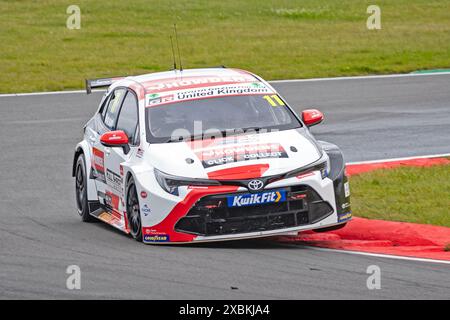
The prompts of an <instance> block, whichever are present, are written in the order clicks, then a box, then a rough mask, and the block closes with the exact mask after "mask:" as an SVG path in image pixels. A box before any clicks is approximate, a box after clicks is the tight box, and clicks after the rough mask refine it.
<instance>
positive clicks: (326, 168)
mask: <svg viewBox="0 0 450 320" xmlns="http://www.w3.org/2000/svg"><path fill="white" fill-rule="evenodd" d="M313 171H320V175H321V176H322V179H325V178H326V177H328V175H329V174H330V158H329V157H328V155H327V154H326V153H325V152H324V153H323V155H322V157H321V158H320V159H319V160H317V161H316V162H313V163H311V164H309V165H307V166H304V167H301V168H298V169H295V170H292V171H289V172H288V173H286V174H285V175H284V177H283V178H284V179H286V178H292V177H296V176H299V175H302V174H305V173H308V172H313Z"/></svg>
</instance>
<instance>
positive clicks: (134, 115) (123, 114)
mask: <svg viewBox="0 0 450 320" xmlns="http://www.w3.org/2000/svg"><path fill="white" fill-rule="evenodd" d="M137 125H138V102H137V100H136V97H135V95H134V94H133V93H132V92H128V93H127V95H126V96H125V100H123V104H122V108H121V109H120V115H119V119H118V120H117V127H116V129H117V130H123V131H124V132H125V133H126V134H127V136H128V139H129V141H130V143H132V144H134V138H135V134H136V128H137Z"/></svg>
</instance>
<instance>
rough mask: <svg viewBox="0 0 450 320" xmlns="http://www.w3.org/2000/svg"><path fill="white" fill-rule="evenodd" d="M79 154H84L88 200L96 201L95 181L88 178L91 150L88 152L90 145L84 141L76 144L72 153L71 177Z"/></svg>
mask: <svg viewBox="0 0 450 320" xmlns="http://www.w3.org/2000/svg"><path fill="white" fill-rule="evenodd" d="M80 154H82V155H84V161H85V165H86V177H87V181H88V185H87V188H88V200H89V201H98V195H97V187H96V185H95V182H94V180H93V179H91V178H90V176H91V170H92V164H91V152H90V146H89V144H88V143H87V142H86V141H84V140H83V141H81V142H80V143H78V144H77V146H76V147H75V152H74V155H73V163H72V177H75V170H76V165H77V160H78V157H79V156H80Z"/></svg>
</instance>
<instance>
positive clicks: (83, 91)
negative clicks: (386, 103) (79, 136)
mask: <svg viewBox="0 0 450 320" xmlns="http://www.w3.org/2000/svg"><path fill="white" fill-rule="evenodd" d="M443 75H450V72H439V73H400V74H384V75H372V76H370V75H369V76H351V77H331V78H311V79H287V80H272V81H268V82H269V83H290V82H292V83H295V82H315V81H336V80H359V79H384V78H403V77H425V76H428V77H430V76H443ZM104 91H105V90H92V92H104ZM74 93H86V90H72V91H48V92H25V93H6V94H0V98H1V97H22V96H34V95H57V94H74Z"/></svg>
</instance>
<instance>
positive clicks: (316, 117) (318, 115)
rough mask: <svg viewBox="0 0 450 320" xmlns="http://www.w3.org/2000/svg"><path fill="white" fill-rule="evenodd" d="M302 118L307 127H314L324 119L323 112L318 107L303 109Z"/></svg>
mask: <svg viewBox="0 0 450 320" xmlns="http://www.w3.org/2000/svg"><path fill="white" fill-rule="evenodd" d="M302 120H303V122H304V123H305V125H306V126H307V127H312V126H315V125H316V124H319V123H321V122H322V121H323V113H322V112H320V111H319V110H317V109H307V110H303V112H302Z"/></svg>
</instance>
